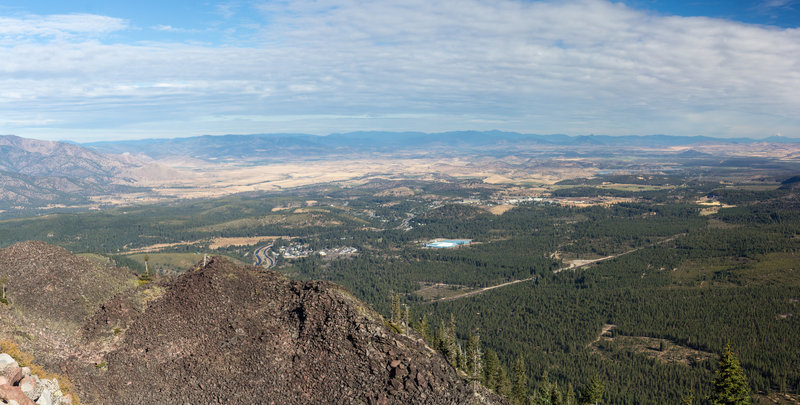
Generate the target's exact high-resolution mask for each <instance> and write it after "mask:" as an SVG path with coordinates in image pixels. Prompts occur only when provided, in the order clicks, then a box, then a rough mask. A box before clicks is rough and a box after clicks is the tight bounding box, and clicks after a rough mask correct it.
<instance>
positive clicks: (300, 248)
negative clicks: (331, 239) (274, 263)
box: [278, 244, 358, 259]
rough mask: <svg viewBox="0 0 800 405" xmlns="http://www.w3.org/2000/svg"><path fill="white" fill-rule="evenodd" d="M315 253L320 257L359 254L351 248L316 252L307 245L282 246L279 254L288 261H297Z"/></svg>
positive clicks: (345, 247)
mask: <svg viewBox="0 0 800 405" xmlns="http://www.w3.org/2000/svg"><path fill="white" fill-rule="evenodd" d="M314 253H316V254H318V255H320V256H333V255H339V256H340V255H351V254H355V253H358V249H356V248H354V247H351V246H344V247H339V248H334V249H323V250H319V251H314V250H313V249H311V248H310V247H309V246H308V245H307V244H292V245H289V246H281V247H280V248H278V254H280V255H281V256H283V257H284V258H286V259H296V258H299V257H306V256H309V255H312V254H314Z"/></svg>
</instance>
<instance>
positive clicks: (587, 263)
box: [428, 233, 686, 302]
mask: <svg viewBox="0 0 800 405" xmlns="http://www.w3.org/2000/svg"><path fill="white" fill-rule="evenodd" d="M683 235H686V234H685V233H679V234H677V235H673V236H670V237H669V238H667V239H663V240H660V241H658V242H655V243H651V244H649V245H647V246H641V247H638V248H636V249H631V250H628V251H625V252H622V253H617V254H615V255H611V256H606V257H601V258H599V259H594V260H587V261H584V262H583V263H581V264H579V265H569V266H565V267H561V268H558V269H555V270H553V273H560V272H562V271H564V270H577V269H580V268H583V267H587V266H590V265H593V264H595V263H599V262H604V261H606V260H611V259H616V258H618V257H620V256H625V255H627V254H631V253H633V252H636V251H639V250H642V249H644V248H648V247H651V246H656V245H660V244H662V243H667V242H669V241H672V240H675V239H676V238H678V237H680V236H683ZM534 279H536V276H533V277H528V278H523V279H520V280H512V281H508V282H505V283H501V284H496V285H493V286H489V287H483V288H479V289H477V290H472V291H468V292H465V293H461V294H458V295H451V296H449V297H444V298H439V299H438V300H432V301H428V302H442V301H454V300H457V299H461V298H466V297H472V296H473V295H478V294H481V293H484V292H486V291H489V290H494V289H496V288H501V287H507V286H510V285H513V284H518V283H524V282H526V281H531V280H534Z"/></svg>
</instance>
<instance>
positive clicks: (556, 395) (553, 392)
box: [550, 381, 564, 405]
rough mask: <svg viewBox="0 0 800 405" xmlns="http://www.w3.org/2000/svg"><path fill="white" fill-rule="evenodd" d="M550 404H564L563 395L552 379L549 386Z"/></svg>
mask: <svg viewBox="0 0 800 405" xmlns="http://www.w3.org/2000/svg"><path fill="white" fill-rule="evenodd" d="M550 404H551V405H564V395H563V394H562V393H561V389H560V388H559V387H558V383H557V382H555V381H553V384H552V385H551V386H550Z"/></svg>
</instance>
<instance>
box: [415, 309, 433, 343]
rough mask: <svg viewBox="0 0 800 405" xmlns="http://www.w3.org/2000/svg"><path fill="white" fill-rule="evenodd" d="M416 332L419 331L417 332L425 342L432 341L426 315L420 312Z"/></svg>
mask: <svg viewBox="0 0 800 405" xmlns="http://www.w3.org/2000/svg"><path fill="white" fill-rule="evenodd" d="M417 332H419V334H420V335H422V338H423V339H425V341H426V342H428V343H432V342H431V326H430V324H429V323H428V316H427V315H425V314H422V319H420V320H419V323H418V324H417Z"/></svg>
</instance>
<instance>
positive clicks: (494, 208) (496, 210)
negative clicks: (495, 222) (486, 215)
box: [486, 204, 514, 215]
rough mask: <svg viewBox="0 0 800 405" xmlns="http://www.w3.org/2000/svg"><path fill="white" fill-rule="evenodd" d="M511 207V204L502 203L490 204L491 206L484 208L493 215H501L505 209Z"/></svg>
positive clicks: (507, 209)
mask: <svg viewBox="0 0 800 405" xmlns="http://www.w3.org/2000/svg"><path fill="white" fill-rule="evenodd" d="M512 208H514V206H513V205H509V204H503V205H494V206H491V207H489V208H487V209H486V210H487V211H489V212H491V213H492V214H494V215H503V214H504V213H505V212H506V211H509V210H511V209H512Z"/></svg>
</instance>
